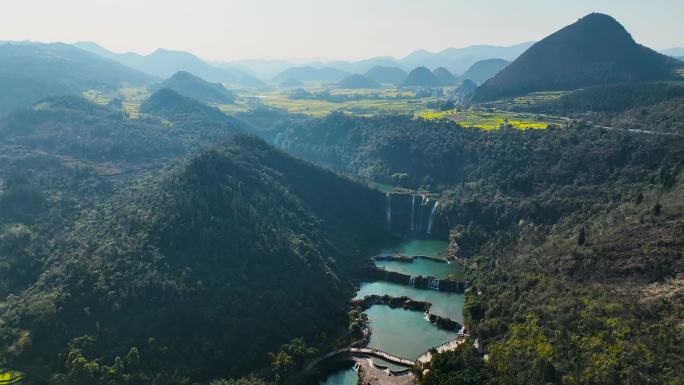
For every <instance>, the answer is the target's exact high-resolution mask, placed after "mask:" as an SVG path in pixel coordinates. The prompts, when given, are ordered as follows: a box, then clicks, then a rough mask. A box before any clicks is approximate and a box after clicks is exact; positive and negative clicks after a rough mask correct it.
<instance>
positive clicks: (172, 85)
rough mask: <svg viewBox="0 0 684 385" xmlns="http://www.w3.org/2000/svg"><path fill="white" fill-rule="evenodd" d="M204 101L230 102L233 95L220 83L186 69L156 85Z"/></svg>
mask: <svg viewBox="0 0 684 385" xmlns="http://www.w3.org/2000/svg"><path fill="white" fill-rule="evenodd" d="M157 88H158V89H162V88H169V89H172V90H174V91H176V92H178V93H179V94H181V95H184V96H187V97H190V98H193V99H196V100H199V101H200V102H204V103H232V102H233V100H234V99H235V97H234V96H233V94H232V93H231V92H230V91H228V90H227V89H226V88H225V87H224V86H223V85H222V84H220V83H210V82H208V81H206V80H204V79H201V78H199V77H197V76H195V75H193V74H191V73H189V72H187V71H178V72H176V73H175V74H173V76H171V77H170V78H168V79H166V80H164V81H163V82H161V83H160V84H158V85H157Z"/></svg>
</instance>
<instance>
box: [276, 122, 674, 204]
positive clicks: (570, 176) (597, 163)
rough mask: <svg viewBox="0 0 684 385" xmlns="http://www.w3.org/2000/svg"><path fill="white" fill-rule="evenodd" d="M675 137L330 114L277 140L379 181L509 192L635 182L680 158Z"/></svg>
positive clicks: (297, 126) (296, 151)
mask: <svg viewBox="0 0 684 385" xmlns="http://www.w3.org/2000/svg"><path fill="white" fill-rule="evenodd" d="M681 141H682V139H681V138H678V137H674V138H673V137H670V136H661V135H650V136H647V135H641V136H635V135H634V134H629V133H625V132H620V131H611V130H606V129H598V128H591V127H584V126H577V127H568V128H556V129H545V130H528V131H519V130H512V129H511V130H508V129H504V130H495V131H483V130H479V129H469V128H463V127H460V126H459V125H458V124H456V123H453V122H448V121H427V120H422V119H412V118H411V117H408V116H394V117H388V116H385V117H370V118H363V117H351V116H345V115H342V114H333V115H331V116H329V117H327V118H323V119H317V120H313V121H308V122H301V123H298V124H292V125H291V126H290V127H289V129H288V130H287V131H286V132H284V133H283V134H281V135H280V137H279V140H278V145H279V146H281V147H283V148H285V149H287V150H288V151H290V152H291V153H293V154H296V155H298V156H301V157H304V158H306V159H309V160H312V161H315V162H319V163H322V164H325V165H328V166H331V167H334V168H336V169H338V170H342V171H344V172H346V173H350V174H353V175H359V176H363V177H368V178H370V179H373V180H377V181H382V182H385V183H392V184H395V185H401V186H405V187H410V188H418V187H422V188H427V189H429V190H432V191H435V190H444V189H450V188H453V187H454V186H457V185H461V184H465V185H467V184H469V183H478V184H482V183H486V184H491V186H492V188H493V191H497V190H499V191H502V192H505V193H509V194H513V195H515V194H529V193H532V192H535V191H540V190H543V189H544V188H546V187H548V186H553V185H572V184H574V183H599V184H600V183H604V182H606V180H607V178H614V177H617V176H620V177H621V178H626V179H627V180H639V178H643V177H645V176H646V175H647V174H648V172H649V171H648V170H654V169H656V168H657V167H658V164H659V162H660V161H662V160H665V159H670V161H674V160H673V159H681V158H682V150H681V148H680V147H678V145H677V144H676V143H681ZM577 154H582V156H581V157H578V156H577ZM635 165H639V167H634V166H635ZM642 167H646V170H644V169H642ZM494 186H496V187H494Z"/></svg>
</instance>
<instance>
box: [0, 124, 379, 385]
mask: <svg viewBox="0 0 684 385" xmlns="http://www.w3.org/2000/svg"><path fill="white" fill-rule="evenodd" d="M331 201H334V202H335V204H334V205H331V204H330V202H331ZM383 204H384V195H383V194H381V193H379V192H377V191H375V190H371V189H369V188H368V187H366V186H365V185H363V184H360V183H356V182H353V181H351V180H350V179H347V178H344V177H341V176H339V175H337V174H335V173H333V172H331V171H327V170H324V169H322V168H319V167H317V166H314V165H313V164H311V163H309V162H306V161H303V160H299V159H295V158H293V157H291V156H289V155H287V154H285V153H283V152H281V151H279V150H276V149H275V148H273V147H271V146H269V145H267V144H266V143H265V142H263V141H261V140H260V139H257V138H254V137H251V136H244V135H236V136H233V137H232V138H230V139H228V141H227V142H225V143H224V144H222V145H219V146H217V147H215V148H213V149H210V150H207V151H205V152H202V153H200V154H199V155H196V156H193V157H191V158H189V159H186V160H183V161H180V162H177V163H176V164H175V165H173V166H171V167H169V168H167V169H166V170H165V171H164V172H162V173H161V174H158V175H155V176H153V177H151V178H147V179H145V180H143V181H141V182H140V183H137V184H134V185H133V186H131V187H130V188H126V189H123V190H121V192H120V193H118V194H116V195H115V196H114V197H113V198H112V199H109V200H106V201H104V202H101V203H100V204H98V205H97V207H96V211H93V212H90V213H88V212H85V213H83V215H82V216H80V217H79V218H77V220H76V222H75V223H74V224H73V230H67V232H66V233H65V234H64V235H65V237H66V238H65V239H64V240H63V241H58V242H57V244H55V245H54V247H51V256H50V258H49V260H47V261H46V262H45V266H44V268H43V271H42V273H41V274H40V276H39V277H38V278H37V281H36V284H35V285H32V286H31V288H29V289H28V290H26V291H24V292H21V293H17V295H14V296H10V297H9V298H6V299H5V300H4V302H3V306H6V307H5V308H4V309H3V310H4V311H3V312H2V315H1V316H0V320H1V321H2V325H3V329H2V331H3V333H2V337H3V341H6V342H7V344H3V345H2V347H0V357H2V358H3V363H4V362H8V363H9V364H12V365H13V366H14V367H23V366H24V365H22V364H26V365H28V364H31V365H32V371H31V373H32V374H34V375H35V376H37V377H44V378H57V377H59V378H62V379H63V382H60V383H65V384H77V383H88V384H105V383H117V384H125V383H131V384H133V383H138V384H141V383H163V384H169V385H180V384H189V383H209V382H210V380H212V379H214V378H216V377H230V376H239V375H246V374H248V373H250V372H251V371H253V370H257V369H260V368H263V367H265V366H267V365H269V363H270V360H269V357H268V352H274V351H278V349H279V347H280V346H281V345H282V344H284V343H287V342H288V341H290V340H291V339H293V338H295V337H303V338H304V339H305V341H306V342H307V343H309V344H310V345H313V346H317V347H322V348H326V347H327V346H329V345H328V344H332V343H333V342H339V338H340V337H341V336H344V335H345V334H346V332H347V325H348V314H347V312H348V301H349V299H350V298H351V296H352V295H353V285H352V282H351V281H350V280H349V278H348V274H349V273H348V272H349V271H350V269H352V268H354V266H358V265H359V264H361V263H362V261H364V260H365V259H366V258H367V255H368V254H366V252H367V250H366V249H370V247H377V246H378V245H377V242H379V241H381V240H383V239H385V240H386V239H388V236H387V230H386V229H385V227H386V226H385V222H384V217H383V215H382V212H383V211H382V210H383ZM313 288H315V290H312V289H313ZM47 309H52V310H47ZM38 314H39V315H40V316H39V317H36V315H38ZM226 331H239V332H226ZM26 335H31V336H33V337H34V339H33V340H32V341H31V344H30V346H29V345H27V344H26V342H27V341H26V340H25V336H26ZM18 346H22V348H21V349H16V347H18ZM12 347H15V349H13V348H12ZM65 354H68V356H69V360H67V364H66V365H65V357H64V355H65ZM119 357H123V358H119ZM37 362H39V363H40V364H39V365H36V363H37ZM95 365H97V367H98V368H100V367H101V368H103V369H102V370H97V371H91V372H89V374H88V375H87V378H88V380H87V381H85V382H83V381H81V379H82V378H84V377H83V376H84V374H83V372H82V370H80V369H79V368H81V367H83V366H86V367H91V368H92V367H94V366H95Z"/></svg>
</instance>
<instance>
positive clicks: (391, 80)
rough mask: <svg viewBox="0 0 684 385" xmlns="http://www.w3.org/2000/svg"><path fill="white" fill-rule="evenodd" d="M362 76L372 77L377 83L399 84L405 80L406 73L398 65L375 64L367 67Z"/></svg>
mask: <svg viewBox="0 0 684 385" xmlns="http://www.w3.org/2000/svg"><path fill="white" fill-rule="evenodd" d="M364 76H365V77H367V78H369V79H372V80H373V81H375V82H376V83H378V84H393V85H399V84H401V83H403V82H404V80H406V77H407V76H408V74H407V73H406V71H404V70H403V69H401V68H398V67H383V66H375V67H373V68H371V69H369V70H368V72H366V73H365V74H364Z"/></svg>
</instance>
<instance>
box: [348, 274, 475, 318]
mask: <svg viewBox="0 0 684 385" xmlns="http://www.w3.org/2000/svg"><path fill="white" fill-rule="evenodd" d="M371 294H376V295H390V296H392V297H402V296H406V297H409V298H411V299H414V300H416V301H426V302H430V303H431V304H432V307H431V308H430V311H431V312H432V313H434V314H437V315H441V316H442V317H447V318H450V319H452V320H454V321H458V322H461V323H463V302H464V300H465V296H464V295H463V294H457V293H447V292H444V291H437V290H424V289H416V288H413V287H411V286H405V285H399V284H396V283H390V282H366V283H362V284H361V288H360V289H359V291H358V292H357V293H356V297H355V299H361V298H363V297H365V296H367V295H371ZM417 313H418V314H420V312H417ZM423 322H426V323H427V321H425V320H423Z"/></svg>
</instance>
